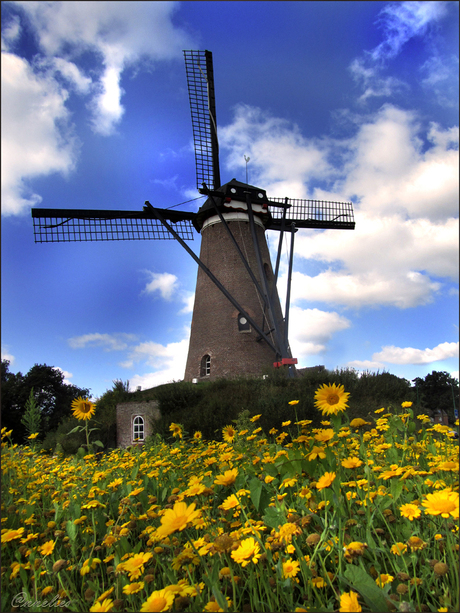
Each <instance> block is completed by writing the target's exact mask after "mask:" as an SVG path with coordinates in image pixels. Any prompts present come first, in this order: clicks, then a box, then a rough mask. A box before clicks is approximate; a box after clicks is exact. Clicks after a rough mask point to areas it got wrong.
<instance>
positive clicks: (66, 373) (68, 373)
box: [54, 366, 73, 385]
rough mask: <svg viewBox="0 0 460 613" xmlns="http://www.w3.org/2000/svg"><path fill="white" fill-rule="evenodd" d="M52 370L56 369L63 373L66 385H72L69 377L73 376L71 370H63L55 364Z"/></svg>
mask: <svg viewBox="0 0 460 613" xmlns="http://www.w3.org/2000/svg"><path fill="white" fill-rule="evenodd" d="M54 370H58V371H59V372H60V373H62V374H63V375H64V383H66V384H67V385H72V381H71V380H70V379H71V378H72V377H73V374H72V373H71V372H68V371H67V370H63V369H62V368H59V366H55V367H54Z"/></svg>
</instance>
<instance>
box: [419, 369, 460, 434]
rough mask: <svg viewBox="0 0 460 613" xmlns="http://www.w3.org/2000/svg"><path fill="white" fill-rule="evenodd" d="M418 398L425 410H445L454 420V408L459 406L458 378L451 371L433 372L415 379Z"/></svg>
mask: <svg viewBox="0 0 460 613" xmlns="http://www.w3.org/2000/svg"><path fill="white" fill-rule="evenodd" d="M414 383H415V386H416V392H417V397H418V400H419V401H420V403H421V406H422V408H423V409H424V410H425V411H430V412H431V411H438V410H440V411H445V412H446V413H447V415H448V417H449V421H450V422H453V421H454V409H455V408H457V409H458V406H459V398H458V393H459V387H458V380H457V379H454V378H453V377H451V376H450V375H449V373H447V372H445V371H442V372H438V371H435V370H433V372H432V373H431V374H429V375H427V376H426V377H425V379H420V378H419V377H417V378H415V379H414Z"/></svg>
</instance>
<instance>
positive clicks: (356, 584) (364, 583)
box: [344, 564, 388, 613]
mask: <svg viewBox="0 0 460 613" xmlns="http://www.w3.org/2000/svg"><path fill="white" fill-rule="evenodd" d="M344 579H345V581H346V582H347V583H348V584H349V585H350V586H351V587H352V588H353V589H354V590H356V591H357V592H359V593H360V594H361V596H362V597H363V598H364V600H365V601H366V604H367V606H368V607H369V609H370V610H371V611H374V612H375V613H381V612H383V611H388V605H387V600H386V598H385V595H384V593H383V591H382V590H381V589H380V588H379V587H378V586H377V585H376V583H375V581H374V580H373V579H372V577H371V576H370V575H368V574H367V573H366V571H365V570H363V569H362V568H360V567H359V566H353V565H351V564H350V565H349V566H348V567H347V568H346V570H345V573H344Z"/></svg>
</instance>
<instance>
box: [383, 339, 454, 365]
mask: <svg viewBox="0 0 460 613" xmlns="http://www.w3.org/2000/svg"><path fill="white" fill-rule="evenodd" d="M458 346H459V344H458V343H441V344H440V345H437V346H436V347H434V348H433V349H428V348H427V349H414V348H413V347H395V346H394V345H389V346H388V347H383V348H382V351H380V352H378V353H374V355H373V356H372V359H373V360H378V361H381V362H388V363H390V364H430V363H431V362H439V361H440V360H446V359H448V358H458V356H459V351H458Z"/></svg>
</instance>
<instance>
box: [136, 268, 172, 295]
mask: <svg viewBox="0 0 460 613" xmlns="http://www.w3.org/2000/svg"><path fill="white" fill-rule="evenodd" d="M146 273H147V274H148V275H149V277H150V281H149V282H148V283H147V285H146V286H145V288H144V290H143V293H146V294H155V293H156V292H159V293H160V295H161V297H162V298H163V299H164V300H172V298H173V296H174V294H175V293H176V292H177V290H178V286H179V285H178V278H177V277H176V276H175V275H172V274H171V273H169V272H161V273H157V272H151V271H149V270H147V271H146Z"/></svg>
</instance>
